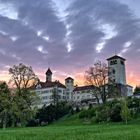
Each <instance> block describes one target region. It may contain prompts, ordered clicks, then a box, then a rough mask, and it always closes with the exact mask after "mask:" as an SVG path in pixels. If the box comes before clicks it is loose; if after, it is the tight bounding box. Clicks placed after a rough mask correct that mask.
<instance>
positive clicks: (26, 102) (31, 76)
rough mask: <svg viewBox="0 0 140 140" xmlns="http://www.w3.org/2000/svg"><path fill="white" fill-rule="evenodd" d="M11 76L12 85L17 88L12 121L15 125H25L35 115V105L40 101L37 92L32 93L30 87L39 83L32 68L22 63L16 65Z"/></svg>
mask: <svg viewBox="0 0 140 140" xmlns="http://www.w3.org/2000/svg"><path fill="white" fill-rule="evenodd" d="M9 74H10V75H11V79H10V83H12V84H13V85H14V87H15V90H14V99H13V108H12V109H13V110H12V113H13V114H12V115H13V116H12V120H13V126H14V124H15V125H17V124H21V125H25V124H26V122H27V121H28V120H29V119H31V118H32V117H33V115H34V109H33V106H34V103H35V101H36V100H37V99H38V98H37V95H36V94H35V92H32V91H30V87H31V86H34V85H35V84H36V83H37V82H38V78H37V76H36V75H35V73H34V71H33V69H32V67H31V66H26V65H24V64H22V63H20V64H19V65H17V66H16V65H14V66H13V67H12V68H10V69H9Z"/></svg>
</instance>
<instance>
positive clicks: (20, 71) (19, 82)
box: [9, 63, 38, 91]
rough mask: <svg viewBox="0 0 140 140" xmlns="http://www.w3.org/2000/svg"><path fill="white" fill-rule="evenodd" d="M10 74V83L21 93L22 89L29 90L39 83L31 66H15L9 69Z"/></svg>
mask: <svg viewBox="0 0 140 140" xmlns="http://www.w3.org/2000/svg"><path fill="white" fill-rule="evenodd" d="M9 74H10V75H11V79H10V83H13V85H14V86H16V88H17V89H18V91H20V90H21V89H23V88H24V89H27V88H28V87H31V86H32V85H34V84H36V83H37V81H38V78H37V76H36V75H35V73H34V71H33V69H32V67H31V66H26V65H24V64H22V63H20V64H19V65H17V66H16V65H14V66H13V67H12V68H10V69H9Z"/></svg>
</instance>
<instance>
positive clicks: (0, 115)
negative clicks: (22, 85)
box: [0, 82, 12, 129]
mask: <svg viewBox="0 0 140 140" xmlns="http://www.w3.org/2000/svg"><path fill="white" fill-rule="evenodd" d="M11 101H12V96H11V93H10V90H9V88H8V85H7V84H6V83H5V82H0V119H1V123H2V127H3V128H4V129H5V128H6V126H7V123H8V117H9V115H10V112H11V107H12V106H11V105H12V103H11Z"/></svg>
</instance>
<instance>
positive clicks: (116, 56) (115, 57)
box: [106, 55, 126, 61]
mask: <svg viewBox="0 0 140 140" xmlns="http://www.w3.org/2000/svg"><path fill="white" fill-rule="evenodd" d="M117 58H120V59H122V60H124V61H125V60H126V59H125V58H123V57H121V56H118V55H114V56H112V57H110V58H108V59H106V60H112V59H117Z"/></svg>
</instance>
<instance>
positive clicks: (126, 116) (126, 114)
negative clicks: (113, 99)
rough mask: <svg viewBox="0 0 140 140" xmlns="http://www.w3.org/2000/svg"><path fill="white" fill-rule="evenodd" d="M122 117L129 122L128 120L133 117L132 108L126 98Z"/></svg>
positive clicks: (123, 101) (123, 103)
mask: <svg viewBox="0 0 140 140" xmlns="http://www.w3.org/2000/svg"><path fill="white" fill-rule="evenodd" d="M121 117H122V119H123V120H124V121H125V123H126V124H127V122H128V120H129V119H130V118H131V114H130V110H129V108H128V106H127V101H126V99H124V100H122V108H121Z"/></svg>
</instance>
